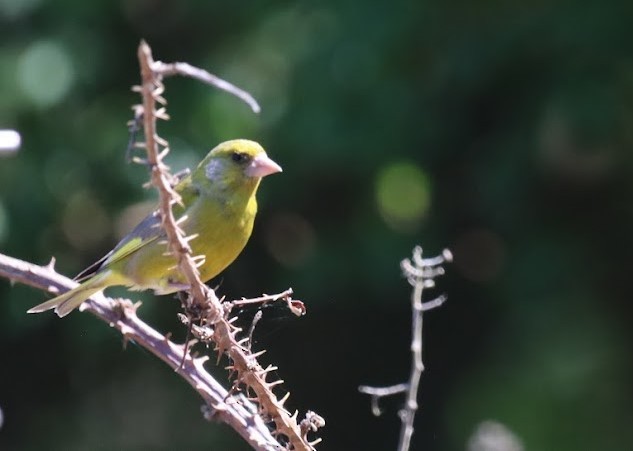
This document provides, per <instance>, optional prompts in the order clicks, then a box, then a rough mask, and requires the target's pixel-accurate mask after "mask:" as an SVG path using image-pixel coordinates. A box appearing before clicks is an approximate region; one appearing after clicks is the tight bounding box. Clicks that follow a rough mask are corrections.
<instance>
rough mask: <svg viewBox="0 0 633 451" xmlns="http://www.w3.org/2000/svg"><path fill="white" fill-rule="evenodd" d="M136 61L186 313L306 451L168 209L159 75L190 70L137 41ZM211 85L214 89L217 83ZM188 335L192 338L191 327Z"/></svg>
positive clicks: (154, 177) (170, 198)
mask: <svg viewBox="0 0 633 451" xmlns="http://www.w3.org/2000/svg"><path fill="white" fill-rule="evenodd" d="M138 58H139V63H140V66H141V76H142V83H141V86H140V87H138V88H136V90H137V91H139V92H140V94H141V97H142V99H143V105H142V109H143V111H142V115H143V127H144V136H145V147H146V150H147V161H146V162H147V164H148V165H149V167H150V168H151V181H152V184H153V185H154V186H155V187H156V189H157V190H158V193H159V212H160V216H161V219H162V227H163V229H164V231H165V234H166V237H167V246H168V250H169V252H170V253H171V254H172V255H173V256H174V258H175V259H176V261H177V262H178V269H179V271H180V273H181V274H182V275H183V276H184V278H185V280H186V281H187V283H188V285H189V289H188V292H189V300H188V302H187V309H188V310H189V311H195V312H197V314H198V315H199V320H200V326H202V327H209V328H210V329H211V330H212V334H210V340H212V341H213V342H214V343H215V345H216V349H217V350H218V351H219V354H223V353H225V354H226V355H227V356H228V357H229V359H230V361H231V364H230V366H229V369H230V370H231V371H232V372H235V374H236V379H235V382H234V386H233V388H234V389H237V388H240V387H242V386H243V387H246V388H247V389H248V390H250V391H252V393H254V394H255V397H256V401H257V403H258V406H259V410H260V412H261V414H262V416H263V417H265V418H268V419H270V420H272V421H273V422H274V424H275V429H276V431H275V433H276V434H278V435H280V436H283V437H284V440H287V441H288V443H289V446H290V447H291V448H292V449H296V450H311V449H313V445H314V444H315V443H317V442H318V441H315V442H312V443H309V442H308V441H307V439H306V437H305V434H303V433H302V431H301V429H300V427H299V425H298V423H297V413H295V414H294V415H290V413H289V412H288V411H287V410H286V409H285V408H284V407H283V404H284V402H285V400H286V399H287V396H285V397H284V398H282V399H281V400H279V399H277V397H276V395H275V394H274V393H273V387H275V386H277V385H279V384H280V381H267V380H266V376H267V375H268V374H269V372H268V371H266V370H264V369H263V368H262V367H261V365H260V364H259V363H258V362H257V356H258V354H252V353H251V352H250V350H249V349H247V348H246V347H245V346H243V345H242V344H241V343H242V342H241V341H239V340H238V339H237V337H236V336H237V334H238V332H239V330H238V329H237V328H235V327H234V326H233V325H232V324H231V321H230V320H229V319H228V315H226V314H225V310H224V309H223V307H222V304H221V303H220V300H219V299H218V297H217V296H216V294H215V292H214V291H213V290H212V289H210V288H209V287H207V286H206V285H204V284H203V283H202V282H201V280H200V277H199V274H198V270H197V265H196V259H197V258H200V257H199V256H193V255H192V253H191V248H190V247H189V245H188V238H187V237H185V236H184V233H183V231H182V229H180V227H179V223H182V221H185V220H186V219H183V218H180V219H178V220H176V218H175V216H174V213H173V212H172V209H171V207H172V205H173V204H175V203H180V197H179V196H178V194H177V193H176V192H175V191H174V190H173V189H172V186H173V184H172V183H171V181H172V176H171V175H170V173H169V168H168V167H167V166H166V165H165V164H164V163H163V162H162V158H163V157H164V156H165V155H166V154H167V152H168V151H169V147H168V145H167V142H166V141H165V140H163V139H162V138H160V137H159V136H158V134H157V131H156V120H157V118H158V119H165V118H166V117H167V115H166V112H165V108H164V107H163V106H162V105H164V104H165V100H164V99H163V98H162V96H161V95H162V93H163V91H164V86H163V84H162V77H163V75H171V74H172V73H177V74H180V75H183V74H184V75H188V76H194V75H192V72H191V71H190V69H191V66H189V65H185V66H182V65H180V66H176V65H166V64H164V63H160V62H156V61H154V60H153V58H152V54H151V50H150V48H149V46H148V45H147V44H146V43H145V42H141V44H140V45H139V49H138ZM172 66H173V68H172ZM177 67H180V68H181V69H182V68H183V67H185V69H187V70H188V71H189V72H188V73H183V72H181V71H180V70H177V69H176V68H177ZM185 72H186V71H185ZM193 73H197V72H196V71H194V72H193ZM197 74H198V73H197ZM198 75H199V74H198ZM195 78H198V77H195ZM212 84H214V86H217V80H215V82H213V83H212ZM220 85H221V86H222V89H225V90H229V91H230V89H229V88H228V87H227V85H223V84H222V83H220ZM230 92H231V91H230ZM137 110H138V108H135V111H137ZM289 305H290V304H289ZM192 333H194V334H195V331H194V330H193V329H192Z"/></svg>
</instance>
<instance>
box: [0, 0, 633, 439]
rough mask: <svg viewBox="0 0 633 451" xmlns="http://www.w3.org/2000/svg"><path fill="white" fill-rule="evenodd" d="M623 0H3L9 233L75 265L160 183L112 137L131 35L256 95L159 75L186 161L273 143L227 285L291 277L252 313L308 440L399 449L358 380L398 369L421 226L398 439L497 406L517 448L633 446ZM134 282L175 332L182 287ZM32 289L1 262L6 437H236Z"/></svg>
mask: <svg viewBox="0 0 633 451" xmlns="http://www.w3.org/2000/svg"><path fill="white" fill-rule="evenodd" d="M632 23H633V3H630V2H629V3H627V2H616V1H612V2H608V1H601V2H597V1H589V2H582V3H581V2H545V1H543V2H539V1H532V2H499V1H492V0H491V1H479V2H451V3H450V4H449V3H445V2H429V1H407V0H397V1H395V0H394V1H389V2H387V1H383V2H380V1H375V2H373V1H372V2H361V1H326V2H310V1H299V2H288V1H280V0H277V1H273V2H246V1H237V2H215V1H197V2H194V1H190V2H170V1H167V0H133V1H119V2H111V1H90V2H82V1H73V0H59V1H44V0H28V1H25V0H0V128H15V129H17V130H19V131H20V133H21V134H22V137H23V146H22V149H21V150H20V152H19V154H17V155H15V156H12V157H10V158H9V157H7V158H2V159H0V250H1V251H2V252H3V253H7V254H9V255H12V256H15V257H18V258H22V259H26V260H29V261H33V262H38V263H42V264H44V263H46V262H48V260H49V259H50V257H51V256H53V255H54V256H56V257H57V261H58V265H57V267H58V270H60V271H61V272H63V273H66V274H69V275H70V274H74V273H76V272H78V271H79V270H80V269H82V268H83V267H85V266H86V265H88V264H89V263H91V262H92V261H94V260H95V259H97V258H98V257H100V256H101V255H103V254H104V253H105V252H107V251H108V250H109V249H110V248H111V247H112V246H113V245H114V244H115V243H116V241H117V239H119V238H120V236H121V234H122V233H124V232H125V230H126V229H129V227H130V225H131V224H132V222H133V221H134V220H135V218H138V217H139V215H140V214H141V213H140V212H142V211H146V209H147V203H144V202H147V201H148V200H149V201H150V204H151V200H152V199H153V198H154V193H151V192H148V191H145V190H143V189H142V188H141V185H142V183H143V181H144V180H146V177H147V174H146V171H145V169H144V168H142V167H140V166H136V165H128V164H126V162H125V158H124V154H125V148H126V145H127V139H128V136H127V131H126V125H125V124H126V121H127V120H128V119H129V118H130V116H131V112H130V106H131V105H132V104H133V103H135V102H137V100H138V99H137V97H136V96H135V95H134V94H133V93H132V92H130V90H129V87H130V86H131V85H133V84H134V83H136V82H137V80H138V78H139V75H138V69H137V61H136V57H135V52H136V46H137V44H138V42H139V39H140V38H145V39H147V40H148V41H149V43H150V44H151V45H152V47H153V50H154V54H155V56H156V58H157V59H161V60H163V61H175V60H180V61H188V62H190V63H192V64H195V65H198V66H202V67H205V68H208V69H209V70H211V71H213V72H215V73H217V74H219V75H221V76H223V77H225V78H227V79H229V80H231V81H232V82H234V83H236V84H238V85H240V86H242V87H244V88H246V89H248V90H250V91H251V92H252V93H253V94H254V95H255V96H256V97H257V98H258V99H259V100H260V101H261V104H262V107H263V112H262V114H261V115H260V116H254V115H253V114H252V113H251V112H250V111H249V110H248V108H247V107H246V106H245V105H243V104H241V103H240V102H238V101H237V100H235V99H233V98H231V97H230V96H228V95H226V94H224V93H219V92H216V91H213V90H211V89H209V88H208V87H205V86H202V85H200V84H198V83H196V82H193V81H190V80H182V79H180V80H176V79H173V80H169V81H168V82H167V93H166V97H167V99H168V101H169V112H170V114H171V116H172V118H173V119H172V120H171V121H170V122H169V123H165V124H161V131H162V133H163V135H164V136H165V137H166V138H167V139H169V140H170V142H171V144H172V148H173V154H172V155H171V157H170V158H171V160H170V162H171V163H172V166H173V167H174V168H175V169H181V168H183V167H186V166H191V165H193V164H195V163H196V162H197V161H198V160H199V159H200V158H201V157H202V156H203V155H204V154H205V153H206V152H207V151H208V149H210V148H211V147H212V146H214V145H215V144H216V143H218V142H220V141H221V140H224V139H227V138H235V137H244V138H251V139H256V140H258V141H260V142H261V143H262V144H263V145H264V146H265V147H266V148H267V149H268V152H269V154H270V155H271V156H272V157H273V158H274V159H275V160H276V161H278V162H279V163H280V164H281V165H282V166H283V168H284V173H283V174H281V175H275V176H274V177H271V178H270V179H267V180H265V183H264V184H263V186H262V189H261V194H260V211H261V214H260V216H259V218H258V223H257V225H256V231H255V233H254V236H253V238H252V240H251V242H250V244H249V246H248V247H247V249H246V251H245V252H244V253H243V254H242V256H241V257H240V258H239V260H238V261H237V262H236V263H235V264H234V265H233V266H231V268H230V269H229V270H228V271H226V272H225V274H224V275H223V277H222V284H221V287H220V293H222V294H226V295H227V296H229V297H233V296H254V295H258V294H260V293H262V292H268V293H270V292H275V291H280V290H283V289H285V288H287V287H288V286H292V287H293V288H294V289H295V292H296V294H297V297H298V298H299V299H302V300H304V301H305V303H306V305H307V307H308V315H307V316H306V317H304V318H301V319H295V318H293V317H291V316H289V315H288V314H287V313H285V312H283V310H282V309H281V308H279V309H274V308H273V309H267V310H266V311H265V314H264V320H263V322H262V323H260V325H259V326H258V328H257V330H256V338H257V341H258V343H257V347H258V348H267V349H268V351H269V352H268V354H266V356H265V357H264V358H263V361H264V362H265V363H266V362H273V363H275V364H276V365H278V366H279V367H280V368H281V370H280V376H281V377H282V378H283V379H284V380H286V384H285V387H286V388H287V389H288V390H290V391H291V398H290V401H289V402H290V408H292V409H295V408H296V409H300V410H301V411H304V410H305V409H307V408H310V409H313V410H315V411H317V412H318V413H320V414H321V415H323V416H324V417H325V418H326V420H327V427H326V429H324V430H323V433H322V436H323V438H324V443H323V444H322V445H321V447H320V449H324V450H350V449H362V450H389V449H395V443H396V441H397V431H398V427H399V423H398V419H397V415H396V412H397V409H398V401H397V400H395V399H394V400H389V401H388V402H386V403H385V409H386V413H385V415H384V416H383V417H382V418H378V419H376V418H373V417H372V416H371V413H370V410H369V402H368V400H367V399H365V398H363V397H362V396H361V395H359V394H358V393H357V386H358V385H359V384H367V383H368V384H375V385H388V384H393V383H398V382H401V381H403V380H404V379H405V378H406V376H407V374H408V367H409V351H408V346H409V287H408V286H407V285H406V282H405V281H404V280H403V279H402V278H401V276H400V271H399V267H398V264H399V261H400V260H401V259H402V258H404V257H406V256H408V255H409V252H410V250H411V248H412V247H413V246H414V245H415V244H418V243H420V244H422V245H423V246H424V248H425V250H426V252H427V254H428V255H430V254H432V253H436V252H439V251H440V250H441V249H442V248H443V247H446V246H448V247H450V248H451V249H452V250H453V252H454V254H455V259H456V261H455V263H454V264H453V265H451V266H450V268H449V274H448V275H447V276H446V277H445V278H444V279H443V280H442V281H441V282H440V287H439V290H438V293H439V292H445V293H447V294H448V296H449V303H448V304H447V305H446V306H444V307H443V308H442V309H440V310H438V311H434V312H432V313H430V314H429V315H427V317H426V327H425V363H426V373H425V374H424V377H423V384H422V389H421V394H420V407H421V410H420V413H419V415H418V417H417V420H416V435H415V437H414V446H413V449H426V450H462V449H465V448H466V443H467V440H468V438H469V436H470V435H471V434H472V432H473V431H474V429H475V428H476V427H477V425H478V424H480V423H481V422H482V421H484V420H488V419H492V420H496V421H499V422H501V423H503V424H505V425H506V426H507V427H509V428H510V429H511V430H512V431H513V432H514V433H515V434H516V435H517V436H518V437H519V438H520V439H521V440H522V441H523V443H524V445H525V447H526V449H527V450H544V451H546V450H552V451H566V450H570V451H572V450H573V451H577V450H601V451H611V450H613V451H620V450H623V449H627V448H629V447H630V445H631V443H633V428H631V424H632V421H633V409H632V408H631V398H632V397H631V394H632V393H631V391H632V384H631V381H632V380H633V374H632V373H633V371H632V363H631V355H632V353H631V341H632V333H631V330H632V329H631V322H632V319H633V308H632V307H631V305H632V304H631V283H630V282H631V262H630V260H631V258H630V255H631V252H632V250H633V238H632V236H633V235H632V234H631V229H632V226H633V184H632V182H631V180H632V172H633V159H632V155H633V153H632V149H633V27H632V26H631V24H632ZM112 293H113V294H117V293H119V294H121V293H122V292H117V291H116V290H113V291H112ZM143 298H144V299H145V303H144V306H143V308H142V310H141V313H142V315H143V316H145V317H146V318H148V320H150V321H152V322H153V323H155V324H158V327H160V328H161V330H163V331H165V332H167V331H172V332H174V334H175V336H176V337H181V336H182V328H181V326H179V325H178V324H177V323H176V321H175V318H174V317H175V312H176V311H177V305H176V304H177V303H176V302H174V301H173V300H171V299H169V298H165V299H160V300H154V299H152V297H151V296H143ZM44 299H45V296H44V295H43V294H42V293H40V292H37V291H36V290H33V289H30V288H28V287H22V286H15V287H11V286H10V285H9V284H8V283H6V282H4V281H3V282H0V362H1V363H0V409H1V411H2V413H3V418H4V422H3V424H2V426H1V427H0V448H1V449H3V450H36V449H37V450H39V449H55V450H57V449H59V450H69V449H70V450H72V449H82V450H83V449H103V450H110V449H118V450H141V449H152V450H161V449H164V450H167V449H188V450H196V449H230V450H240V449H246V447H245V445H244V444H243V443H242V442H241V441H240V440H239V439H238V438H237V437H236V434H234V433H233V432H232V431H231V430H229V429H228V428H227V427H225V426H223V425H217V424H208V423H206V422H204V420H203V419H202V418H201V415H200V414H199V404H200V401H199V399H198V398H197V396H196V394H195V393H194V392H193V391H192V390H190V389H189V388H188V387H187V386H185V384H183V383H182V382H181V381H180V380H179V378H178V377H177V376H176V375H174V374H173V373H172V372H171V371H170V370H169V369H167V368H165V367H164V366H163V365H162V364H161V363H160V362H157V361H156V359H154V358H152V357H151V356H149V355H147V354H146V353H145V352H143V351H142V350H140V349H139V348H138V347H136V346H134V345H133V344H128V346H127V349H123V347H122V343H121V339H120V337H119V336H117V334H115V333H114V332H112V331H111V330H109V329H108V327H107V326H105V325H104V324H102V323H100V322H98V321H96V320H95V319H93V318H92V317H90V316H88V315H81V314H73V315H71V316H69V317H68V318H65V319H64V320H58V319H57V318H56V317H54V316H53V315H52V314H50V315H37V316H27V315H26V314H25V311H26V309H27V308H29V307H31V306H33V305H35V304H37V303H39V302H42V301H43V300H44ZM252 313H253V312H245V315H248V314H252ZM222 374H223V373H222V372H221V371H220V372H218V375H219V377H224V376H222Z"/></svg>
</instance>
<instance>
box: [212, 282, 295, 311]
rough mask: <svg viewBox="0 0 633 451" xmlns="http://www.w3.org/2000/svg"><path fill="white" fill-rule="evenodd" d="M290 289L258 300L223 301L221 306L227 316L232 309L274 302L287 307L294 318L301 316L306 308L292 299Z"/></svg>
mask: <svg viewBox="0 0 633 451" xmlns="http://www.w3.org/2000/svg"><path fill="white" fill-rule="evenodd" d="M292 293H293V291H292V288H288V289H287V290H286V291H282V292H281V293H278V294H265V295H263V296H260V297H258V298H251V299H244V298H242V299H237V300H235V301H230V302H229V301H225V302H223V303H222V304H223V305H224V308H225V310H226V312H227V314H229V313H231V311H232V310H233V308H234V307H244V306H246V305H258V304H259V305H262V306H264V305H266V304H270V303H273V302H276V301H283V302H285V303H286V305H287V306H288V309H289V310H290V311H291V312H292V313H294V314H295V315H296V316H302V315H305V313H306V308H305V305H304V304H303V302H301V301H298V300H296V299H292Z"/></svg>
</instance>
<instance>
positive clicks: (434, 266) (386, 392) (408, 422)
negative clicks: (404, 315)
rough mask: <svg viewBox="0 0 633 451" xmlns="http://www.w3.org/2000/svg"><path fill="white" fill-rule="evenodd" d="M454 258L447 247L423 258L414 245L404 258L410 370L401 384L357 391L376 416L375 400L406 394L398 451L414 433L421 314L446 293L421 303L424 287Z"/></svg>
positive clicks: (439, 302) (440, 301) (421, 366)
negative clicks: (409, 315)
mask: <svg viewBox="0 0 633 451" xmlns="http://www.w3.org/2000/svg"><path fill="white" fill-rule="evenodd" d="M452 259H453V257H452V255H451V253H450V251H449V250H448V249H445V250H444V252H443V253H442V254H441V255H438V256H437V257H433V258H422V248H421V247H420V246H416V247H415V248H414V249H413V258H412V260H409V259H408V258H407V259H404V260H403V261H402V263H401V265H400V266H401V267H402V271H403V272H404V275H405V276H406V278H407V280H408V281H409V283H410V284H411V285H412V286H413V293H412V295H411V309H412V323H411V354H412V363H411V372H410V375H409V381H408V382H407V383H404V384H397V385H393V386H390V387H369V386H366V385H361V386H360V387H358V390H359V391H360V392H361V393H365V394H368V395H370V396H371V407H372V413H373V414H374V415H376V416H378V415H380V414H381V410H380V407H379V405H378V401H379V399H380V398H382V397H385V396H393V395H395V394H398V393H405V394H406V401H405V404H404V407H403V408H402V409H401V410H400V412H399V415H400V420H401V421H402V426H401V428H400V440H399V444H398V451H407V450H408V449H409V448H410V446H411V437H412V436H413V430H414V429H413V421H414V419H415V413H416V411H417V410H418V401H417V398H418V390H419V386H420V378H421V377H422V372H423V371H424V363H423V361H422V325H423V322H422V314H423V312H425V311H427V310H431V309H434V308H437V307H439V306H441V305H442V304H444V302H446V297H445V296H440V297H437V298H435V299H433V300H431V301H428V302H422V293H423V292H424V289H425V288H431V287H434V286H435V280H434V279H435V277H437V276H441V275H443V274H444V268H443V267H442V266H441V265H442V264H443V263H447V262H450V261H452Z"/></svg>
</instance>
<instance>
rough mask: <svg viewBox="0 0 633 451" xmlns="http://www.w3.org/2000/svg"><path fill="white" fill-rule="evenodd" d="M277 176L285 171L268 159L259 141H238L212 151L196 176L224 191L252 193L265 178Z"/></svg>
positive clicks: (227, 142) (228, 142)
mask: <svg viewBox="0 0 633 451" xmlns="http://www.w3.org/2000/svg"><path fill="white" fill-rule="evenodd" d="M276 172H281V167H280V166H279V165H278V164H277V163H275V162H274V161H273V160H271V159H270V158H269V157H268V155H266V151H265V150H264V149H263V148H262V146H260V145H259V144H258V143H256V142H255V141H249V140H246V139H235V140H232V141H226V142H223V143H221V144H218V145H217V146H216V147H215V148H214V149H213V150H211V152H209V154H208V155H207V156H206V157H205V158H204V160H202V161H201V162H200V164H199V165H198V168H197V169H196V171H195V172H194V176H195V175H197V176H198V177H204V179H206V181H208V182H210V184H211V185H213V186H215V187H216V188H218V189H219V190H221V191H226V190H229V191H234V192H236V191H240V192H244V193H246V192H248V191H250V192H251V193H252V192H253V191H254V190H256V189H257V186H258V185H259V182H260V180H261V179H262V177H265V176H267V175H270V174H274V173H276ZM196 173H197V174H196Z"/></svg>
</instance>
